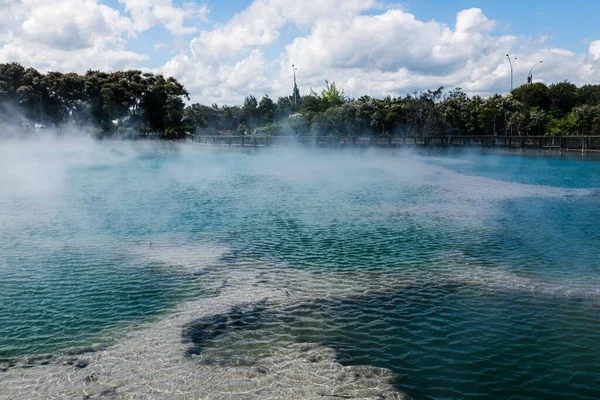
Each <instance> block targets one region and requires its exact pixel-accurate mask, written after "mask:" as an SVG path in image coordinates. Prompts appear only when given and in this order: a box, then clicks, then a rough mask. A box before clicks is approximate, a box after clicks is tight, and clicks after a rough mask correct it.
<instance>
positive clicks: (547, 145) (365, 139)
mask: <svg viewBox="0 0 600 400" xmlns="http://www.w3.org/2000/svg"><path fill="white" fill-rule="evenodd" d="M186 139H187V140H188V141H190V142H193V143H198V144H201V145H209V146H231V147H234V146H235V147H276V146H290V145H304V146H311V147H332V148H344V147H411V146H412V147H415V146H417V147H424V146H428V147H484V148H504V149H540V150H544V149H545V150H560V151H562V150H564V151H584V152H585V151H600V136H425V137H424V136H386V137H382V136H351V137H349V136H205V135H194V134H191V133H188V134H186Z"/></svg>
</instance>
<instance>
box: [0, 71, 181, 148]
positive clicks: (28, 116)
mask: <svg viewBox="0 0 600 400" xmlns="http://www.w3.org/2000/svg"><path fill="white" fill-rule="evenodd" d="M184 99H189V97H188V92H187V91H186V90H185V88H184V87H183V85H182V84H181V83H179V82H177V80H176V79H175V78H172V77H169V78H165V77H164V76H162V75H156V74H152V73H143V72H142V71H138V70H130V71H118V72H111V73H106V72H101V71H88V72H86V73H85V74H84V75H79V74H76V73H60V72H48V73H46V74H42V73H40V72H38V71H37V70H35V69H34V68H25V67H23V66H21V65H20V64H17V63H6V64H0V126H2V129H3V130H11V129H13V130H18V131H25V132H26V131H33V130H38V129H43V128H49V127H51V128H54V129H57V130H61V129H65V128H66V127H74V128H75V129H78V130H84V129H85V130H93V131H94V132H95V133H97V134H99V135H110V134H120V135H123V136H137V135H139V134H140V133H142V134H143V133H149V132H153V133H154V132H157V133H160V134H161V135H163V136H164V137H166V138H177V137H183V136H184V129H185V127H184V126H183V124H182V120H183V111H184V108H185V102H184Z"/></svg>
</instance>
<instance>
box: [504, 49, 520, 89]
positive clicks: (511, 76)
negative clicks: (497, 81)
mask: <svg viewBox="0 0 600 400" xmlns="http://www.w3.org/2000/svg"><path fill="white" fill-rule="evenodd" d="M506 57H507V58H508V63H509V64H510V91H511V92H512V91H513V63H514V62H515V61H517V57H515V58H512V59H511V58H510V55H509V54H506Z"/></svg>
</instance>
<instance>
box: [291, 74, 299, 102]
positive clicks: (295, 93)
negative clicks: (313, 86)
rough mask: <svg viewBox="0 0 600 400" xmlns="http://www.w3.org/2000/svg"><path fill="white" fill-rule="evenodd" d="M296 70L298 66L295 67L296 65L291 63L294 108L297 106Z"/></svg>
mask: <svg viewBox="0 0 600 400" xmlns="http://www.w3.org/2000/svg"><path fill="white" fill-rule="evenodd" d="M296 71H298V68H296V66H295V65H294V64H292V72H293V73H294V108H297V107H298V96H297V93H298V86H297V85H296Z"/></svg>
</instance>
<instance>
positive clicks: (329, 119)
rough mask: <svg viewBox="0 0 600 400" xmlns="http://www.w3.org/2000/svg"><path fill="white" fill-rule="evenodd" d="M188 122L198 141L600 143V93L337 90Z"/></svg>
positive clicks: (213, 109) (556, 88)
mask: <svg viewBox="0 0 600 400" xmlns="http://www.w3.org/2000/svg"><path fill="white" fill-rule="evenodd" d="M184 115H185V117H186V118H188V119H189V120H190V121H193V124H192V125H193V127H194V128H195V130H196V131H197V132H199V133H203V134H217V133H231V134H233V133H238V134H243V133H247V132H262V133H265V134H270V135H318V136H328V135H334V136H354V135H396V136H398V135H399V136H403V135H406V136H434V135H473V136H474V135H501V136H504V135H506V136H543V135H600V85H585V86H582V87H577V86H576V85H574V84H572V83H569V82H567V81H565V82H560V83H555V84H551V85H550V86H547V85H545V84H543V83H535V84H528V85H523V86H521V87H518V88H516V89H514V90H513V91H512V92H511V93H510V94H508V95H505V96H502V95H499V94H495V95H492V96H489V97H485V98H484V97H481V96H467V94H466V93H465V92H464V91H462V90H461V89H460V88H456V89H453V90H450V91H444V88H438V89H436V90H428V91H425V92H421V93H413V94H409V95H406V96H403V97H391V96H387V97H384V98H373V97H370V96H362V97H359V98H357V99H352V98H349V97H347V96H346V95H345V94H344V91H343V90H342V89H340V88H338V87H337V86H336V84H335V83H330V82H326V85H325V88H324V89H323V90H322V91H321V92H320V93H317V92H315V91H313V90H311V91H310V93H309V94H308V95H306V96H299V95H297V96H296V97H294V96H293V95H292V96H286V97H280V98H278V99H277V101H273V100H272V99H271V98H270V97H269V96H268V95H265V96H264V97H263V98H262V99H261V100H260V101H258V100H257V99H256V98H255V97H254V96H248V97H247V98H246V100H245V101H244V104H243V105H241V106H221V107H219V106H218V105H216V104H213V105H212V106H207V105H202V104H198V103H196V104H192V105H190V106H188V107H186V109H185V111H184Z"/></svg>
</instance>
